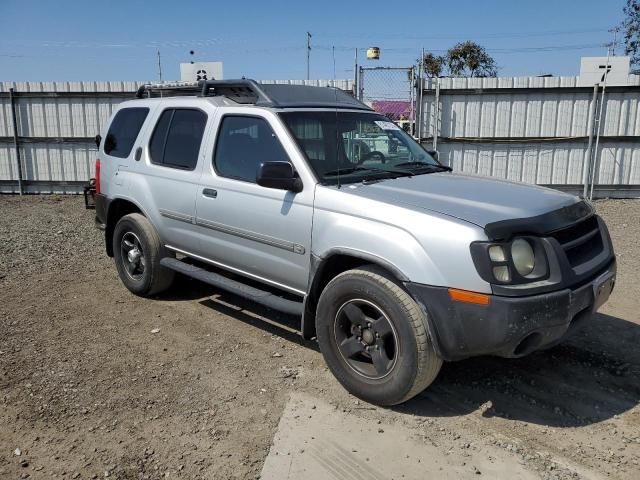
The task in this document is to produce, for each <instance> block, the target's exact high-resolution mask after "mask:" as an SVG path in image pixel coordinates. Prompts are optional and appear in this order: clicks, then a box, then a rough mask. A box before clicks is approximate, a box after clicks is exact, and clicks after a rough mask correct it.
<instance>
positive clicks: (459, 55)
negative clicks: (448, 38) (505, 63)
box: [446, 41, 498, 77]
mask: <svg viewBox="0 0 640 480" xmlns="http://www.w3.org/2000/svg"><path fill="white" fill-rule="evenodd" d="M446 63H447V68H448V69H449V73H450V74H451V75H452V76H454V77H495V76H496V75H497V74H498V66H497V65H496V61H495V60H494V59H493V58H492V57H491V55H489V54H488V53H487V51H486V50H485V49H484V47H481V46H480V45H478V44H477V43H475V42H471V41H466V42H461V43H458V44H456V45H454V46H453V47H452V48H450V49H449V50H448V51H447V55H446Z"/></svg>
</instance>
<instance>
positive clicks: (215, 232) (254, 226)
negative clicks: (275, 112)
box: [196, 113, 314, 293]
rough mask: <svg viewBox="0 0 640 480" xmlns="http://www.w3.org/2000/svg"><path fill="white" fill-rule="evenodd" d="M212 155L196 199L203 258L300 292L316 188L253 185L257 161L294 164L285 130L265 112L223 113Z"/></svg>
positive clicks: (306, 271)
mask: <svg viewBox="0 0 640 480" xmlns="http://www.w3.org/2000/svg"><path fill="white" fill-rule="evenodd" d="M279 138H284V139H285V140H286V141H285V142H281V141H280V140H279ZM283 143H284V146H283ZM213 151H214V154H213V158H212V159H211V164H210V165H209V168H207V166H206V165H205V168H204V169H203V171H202V176H201V182H200V183H201V185H200V188H199V192H198V194H197V198H196V225H198V226H199V227H200V228H201V232H200V241H201V255H202V256H203V257H205V258H207V259H209V260H211V261H214V262H216V263H218V264H220V265H221V266H224V267H227V268H229V269H231V270H233V271H236V272H239V273H242V274H245V275H247V276H249V277H253V278H257V279H258V280H262V281H265V282H267V283H270V284H272V285H276V286H279V287H283V288H285V289H287V290H289V291H293V292H297V293H304V292H306V288H307V282H308V276H309V265H310V251H311V221H312V215H313V188H314V185H313V184H312V183H311V182H310V181H309V179H308V178H307V179H306V184H304V188H303V190H302V192H300V193H293V192H289V191H285V190H277V189H272V188H266V187H262V186H260V185H258V184H257V183H256V173H257V170H258V166H259V165H260V163H261V162H266V161H290V162H292V163H293V165H294V168H296V162H298V166H300V165H299V162H301V159H300V158H299V157H298V155H299V154H298V153H297V152H296V151H295V147H294V146H293V142H292V141H290V138H289V137H288V134H287V132H286V130H285V127H284V126H283V125H282V124H281V123H279V122H278V121H277V119H276V118H275V117H274V116H272V115H271V116H270V115H268V114H266V113H265V114H264V115H259V114H253V113H252V114H251V115H246V114H239V113H238V114H232V113H227V114H225V115H223V116H221V118H220V119H219V121H218V128H217V136H216V142H215V146H214V149H213ZM303 183H305V178H303Z"/></svg>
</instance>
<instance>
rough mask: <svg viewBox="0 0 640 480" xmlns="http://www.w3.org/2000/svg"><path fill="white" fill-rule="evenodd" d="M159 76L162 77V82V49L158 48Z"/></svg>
mask: <svg viewBox="0 0 640 480" xmlns="http://www.w3.org/2000/svg"><path fill="white" fill-rule="evenodd" d="M158 78H159V79H160V83H162V63H161V61H160V50H158Z"/></svg>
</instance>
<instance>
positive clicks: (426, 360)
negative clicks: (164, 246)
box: [316, 266, 442, 406]
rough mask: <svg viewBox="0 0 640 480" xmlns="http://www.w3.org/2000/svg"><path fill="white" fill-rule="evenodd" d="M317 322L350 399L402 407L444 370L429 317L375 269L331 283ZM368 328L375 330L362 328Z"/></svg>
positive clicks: (327, 355)
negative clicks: (401, 404) (400, 405)
mask: <svg viewBox="0 0 640 480" xmlns="http://www.w3.org/2000/svg"><path fill="white" fill-rule="evenodd" d="M354 307H355V308H354ZM358 310H359V311H360V313H361V314H362V315H360V313H358ZM354 319H355V321H354ZM371 320H373V321H371ZM316 322H317V324H316V332H317V337H318V343H319V344H320V351H321V352H322V355H323V356H324V359H325V361H326V363H327V365H328V367H329V369H330V370H331V372H332V373H333V374H334V375H335V377H336V378H337V379H338V381H339V382H340V383H341V384H342V385H343V386H344V387H345V388H346V389H347V390H348V391H349V392H350V393H352V394H353V395H355V396H356V397H358V398H361V399H362V400H365V401H367V402H370V403H373V404H376V405H383V406H388V405H396V404H399V403H403V402H405V401H407V400H409V399H410V398H412V397H414V396H415V395H417V394H418V393H420V392H422V391H423V390H424V389H425V388H427V387H428V386H429V385H430V384H431V383H432V382H433V381H434V380H435V378H436V376H437V375H438V372H439V371H440V367H441V366H442V360H441V359H440V358H439V357H438V356H437V355H436V353H435V350H434V348H433V344H432V343H431V339H430V338H429V334H428V331H427V319H426V317H425V314H424V313H423V312H422V310H421V309H420V308H419V307H418V305H417V304H416V302H415V301H414V300H413V298H411V296H410V295H409V294H408V293H407V292H406V291H405V290H404V289H403V288H402V287H401V286H400V285H399V284H398V282H396V281H395V280H394V279H393V278H392V277H391V276H390V275H388V274H387V273H386V272H385V271H384V270H382V269H378V268H376V267H374V266H365V267H360V268H357V269H355V270H348V271H346V272H344V273H341V274H340V275H337V276H336V277H335V278H334V279H332V280H331V281H330V282H329V284H328V285H327V286H326V287H325V289H324V291H323V292H322V294H321V296H320V300H319V302H318V309H317V314H316ZM384 322H386V323H384ZM363 323H364V324H365V325H368V324H369V323H370V324H371V328H368V327H367V328H364V329H360V328H358V326H360V327H362V325H363ZM367 331H368V332H369V333H367ZM376 333H377V334H378V335H379V336H378V335H376ZM350 335H352V336H350ZM372 338H373V342H374V343H370V342H371V341H372ZM358 343H360V344H362V346H365V345H366V346H365V347H364V348H365V350H358V349H359V348H362V346H361V345H358ZM367 347H368V348H369V350H366V348H367ZM353 352H356V353H355V355H353V356H352V355H351V354H352V353H353ZM374 358H375V359H376V361H375V362H374Z"/></svg>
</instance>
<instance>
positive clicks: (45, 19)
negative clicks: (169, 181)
mask: <svg viewBox="0 0 640 480" xmlns="http://www.w3.org/2000/svg"><path fill="white" fill-rule="evenodd" d="M624 4H625V0H597V1H596V0H554V1H547V0H536V1H535V2H534V1H523V0H510V1H490V0H474V1H468V0H448V1H442V0H440V1H437V2H434V1H426V0H422V1H404V2H399V1H397V0H387V1H377V0H369V1H364V0H359V1H356V2H354V1H348V0H341V1H338V0H314V1H304V0H298V1H292V2H289V1H276V0H272V1H266V0H263V1H254V0H242V1H236V2H234V1H216V0H208V1H202V0H200V1H197V2H196V1H190V0H175V1H171V0H151V1H147V2H142V1H137V0H129V1H120V0H117V1H116V0H113V1H110V0H102V1H99V2H98V1H90V0H84V1H79V0H39V1H34V0H0V81H80V80H157V79H158V64H157V51H158V49H159V50H160V53H161V59H162V68H163V77H164V79H165V80H166V79H179V77H180V70H179V64H180V62H188V61H189V60H190V59H191V55H190V54H189V51H190V50H193V51H194V52H195V53H194V55H193V58H194V59H195V60H196V61H222V62H223V63H224V76H225V78H238V77H241V76H246V77H248V78H255V79H259V80H260V79H262V80H265V79H303V78H305V77H306V59H307V49H306V41H307V39H306V32H307V31H309V32H311V34H312V38H311V47H312V49H311V61H310V76H311V78H322V79H327V78H353V65H354V56H355V50H356V49H358V51H359V56H360V59H361V62H360V63H361V64H363V65H365V66H394V67H405V66H409V65H411V64H413V63H414V61H415V59H416V58H418V57H419V55H420V50H421V49H422V48H424V49H425V50H427V51H433V52H435V53H443V52H444V51H445V50H446V49H447V48H449V47H451V46H452V45H454V44H455V43H456V42H459V41H464V40H472V41H475V42H477V43H479V44H481V45H482V46H484V47H485V48H486V49H487V50H488V51H489V53H490V54H491V55H492V56H493V57H494V58H495V59H496V61H497V63H498V66H499V75H500V76H528V75H540V74H553V75H577V74H578V73H579V69H580V57H581V56H600V55H606V52H607V49H606V47H605V46H604V45H605V44H606V43H607V42H610V41H611V40H612V34H611V33H609V32H608V30H609V29H610V28H612V27H614V26H616V25H618V24H619V23H620V22H621V20H622V19H623V13H622V8H623V6H624ZM370 46H376V47H379V48H380V49H381V59H380V60H379V61H377V62H376V61H367V60H365V59H364V57H365V51H366V48H367V47H370ZM622 50H623V49H622V48H621V47H620V46H619V47H618V48H617V52H616V53H618V54H621V53H622ZM334 59H335V62H334ZM334 63H335V68H334ZM334 70H335V73H334Z"/></svg>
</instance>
